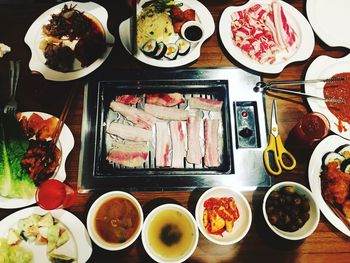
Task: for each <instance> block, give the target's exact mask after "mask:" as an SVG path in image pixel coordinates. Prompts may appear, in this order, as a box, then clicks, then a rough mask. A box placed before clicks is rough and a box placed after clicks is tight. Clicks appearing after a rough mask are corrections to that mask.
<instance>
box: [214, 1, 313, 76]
mask: <svg viewBox="0 0 350 263" xmlns="http://www.w3.org/2000/svg"><path fill="white" fill-rule="evenodd" d="M219 34H220V38H221V41H222V43H223V45H224V47H225V48H226V50H227V52H228V53H229V54H230V55H231V56H232V57H233V58H234V59H235V60H236V61H238V62H239V63H240V64H242V65H243V66H246V67H247V68H249V69H252V70H255V71H258V72H264V73H280V72H281V71H282V70H283V69H284V68H285V67H286V66H287V65H288V64H290V63H292V62H296V61H303V60H306V59H308V58H309V57H310V55H311V53H312V51H313V48H314V44H315V38H314V34H313V31H312V28H311V26H310V24H309V22H308V21H307V20H306V18H305V17H304V16H303V15H302V14H301V13H300V12H299V11H298V10H297V9H295V8H294V7H293V6H291V5H290V4H287V3H285V2H283V1H280V0H263V1H257V0H251V1H249V2H248V3H246V4H245V5H242V6H230V7H228V8H226V9H225V10H224V12H223V13H222V15H221V18H220V22H219Z"/></svg>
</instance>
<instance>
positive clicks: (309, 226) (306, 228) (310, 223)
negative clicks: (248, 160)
mask: <svg viewBox="0 0 350 263" xmlns="http://www.w3.org/2000/svg"><path fill="white" fill-rule="evenodd" d="M285 186H293V187H294V188H295V192H296V193H297V194H299V195H301V196H305V197H306V198H307V199H308V200H309V204H310V210H309V215H310V218H309V219H308V220H307V221H306V223H305V224H304V225H303V226H302V227H301V228H299V229H298V230H296V231H294V232H288V231H283V230H281V229H279V228H277V227H276V226H274V225H272V224H271V223H270V221H269V218H268V214H267V212H266V201H267V198H268V197H269V195H270V194H271V192H272V191H275V190H279V189H281V188H283V187H285ZM262 209H263V215H264V218H265V221H266V223H267V225H268V226H269V227H270V229H271V230H272V231H273V232H274V233H276V234H277V235H278V236H280V237H282V238H285V239H288V240H300V239H304V238H306V237H308V236H310V235H311V234H312V233H313V232H314V231H315V229H316V227H317V225H318V222H319V221H320V210H319V208H318V205H317V203H316V202H315V199H314V197H313V195H312V193H311V192H310V190H309V189H307V188H306V187H305V186H303V185H301V184H299V183H296V182H289V181H286V182H281V183H278V184H275V185H273V186H271V188H270V189H269V190H268V191H267V192H266V194H265V197H264V201H263V205H262Z"/></svg>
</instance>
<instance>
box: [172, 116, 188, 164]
mask: <svg viewBox="0 0 350 263" xmlns="http://www.w3.org/2000/svg"><path fill="white" fill-rule="evenodd" d="M169 127H170V136H171V142H172V146H173V147H172V161H171V166H172V167H174V168H182V167H183V166H184V158H185V156H186V149H185V135H184V131H183V129H182V122H181V121H172V122H170V124H169Z"/></svg>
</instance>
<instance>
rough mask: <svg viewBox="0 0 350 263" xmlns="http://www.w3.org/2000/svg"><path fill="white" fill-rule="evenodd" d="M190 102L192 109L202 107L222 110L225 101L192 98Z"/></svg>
mask: <svg viewBox="0 0 350 263" xmlns="http://www.w3.org/2000/svg"><path fill="white" fill-rule="evenodd" d="M188 104H189V105H190V107H191V108H192V109H201V110H208V111H221V108H222V104H223V102H222V101H221V100H215V99H205V98H197V97H195V98H190V99H189V100H188Z"/></svg>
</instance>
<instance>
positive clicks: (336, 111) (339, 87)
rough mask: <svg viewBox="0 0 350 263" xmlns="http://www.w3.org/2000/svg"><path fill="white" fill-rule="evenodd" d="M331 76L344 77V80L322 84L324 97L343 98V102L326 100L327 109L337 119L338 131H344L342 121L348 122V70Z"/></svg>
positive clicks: (349, 121) (349, 115)
mask: <svg viewBox="0 0 350 263" xmlns="http://www.w3.org/2000/svg"><path fill="white" fill-rule="evenodd" d="M332 78H344V80H341V81H338V82H336V83H334V82H328V83H327V84H326V85H325V86H324V90H323V93H324V97H325V98H333V99H339V100H343V101H344V104H340V103H331V102H326V104H327V107H328V109H329V111H330V112H331V113H332V114H333V115H334V116H335V117H337V119H338V123H337V126H338V130H339V132H343V131H346V128H345V126H344V124H343V122H346V123H349V124H350V114H349V112H350V72H343V73H339V74H336V75H334V76H333V77H332ZM335 86H336V87H335Z"/></svg>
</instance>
